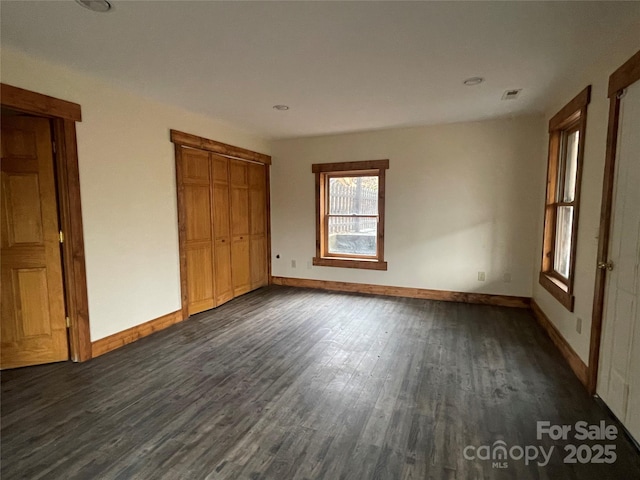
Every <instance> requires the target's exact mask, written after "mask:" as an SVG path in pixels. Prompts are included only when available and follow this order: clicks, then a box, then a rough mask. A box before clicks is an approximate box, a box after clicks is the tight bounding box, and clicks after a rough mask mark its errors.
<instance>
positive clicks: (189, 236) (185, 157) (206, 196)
mask: <svg viewBox="0 0 640 480" xmlns="http://www.w3.org/2000/svg"><path fill="white" fill-rule="evenodd" d="M181 162H182V165H181V171H182V178H181V182H182V187H183V201H184V209H185V217H186V218H185V219H184V250H185V254H186V257H187V258H186V260H187V262H186V263H187V285H188V297H187V298H188V300H187V304H188V308H189V315H192V314H194V313H198V312H202V311H204V310H208V309H210V308H213V307H214V306H215V297H214V283H213V277H214V272H213V254H214V252H213V229H212V222H211V220H212V215H211V214H212V212H211V205H212V202H211V181H210V180H211V172H210V168H211V163H210V161H209V154H208V153H207V152H203V151H200V150H194V149H189V148H183V149H182V152H181Z"/></svg>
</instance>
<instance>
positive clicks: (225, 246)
mask: <svg viewBox="0 0 640 480" xmlns="http://www.w3.org/2000/svg"><path fill="white" fill-rule="evenodd" d="M210 155H211V168H212V179H213V232H214V237H215V250H214V265H215V267H214V268H215V282H214V283H215V287H216V306H218V305H222V304H223V303H225V302H228V301H229V300H231V299H232V298H233V280H232V275H233V272H232V267H231V214H230V212H231V208H230V202H229V159H228V158H226V157H222V156H220V155H215V154H213V153H212V154H210Z"/></svg>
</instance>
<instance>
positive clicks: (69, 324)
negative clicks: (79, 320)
mask: <svg viewBox="0 0 640 480" xmlns="http://www.w3.org/2000/svg"><path fill="white" fill-rule="evenodd" d="M65 318H66V322H67V328H70V327H71V319H70V318H69V317H65Z"/></svg>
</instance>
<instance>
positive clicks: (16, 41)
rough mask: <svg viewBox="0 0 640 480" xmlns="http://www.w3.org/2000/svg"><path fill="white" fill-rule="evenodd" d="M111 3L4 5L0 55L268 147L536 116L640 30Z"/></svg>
mask: <svg viewBox="0 0 640 480" xmlns="http://www.w3.org/2000/svg"><path fill="white" fill-rule="evenodd" d="M111 3H112V4H113V6H114V8H113V10H112V11H111V12H109V13H106V14H98V13H94V12H91V11H89V10H87V9H85V8H82V7H81V6H79V5H77V4H76V3H75V2H73V1H69V0H67V1H45V2H29V1H24V0H22V1H17V2H13V1H2V3H1V4H0V7H1V16H2V25H1V26H2V30H1V35H2V36H1V40H2V44H3V45H9V46H12V47H15V48H18V49H20V50H22V51H25V52H27V53H29V54H33V55H35V56H38V57H44V58H47V59H49V60H51V61H53V62H55V63H60V64H64V65H66V66H68V67H70V68H73V69H77V70H80V71H83V72H86V73H89V74H92V75H95V76H99V77H102V78H104V79H107V80H109V81H111V82H113V83H116V84H118V85H120V86H122V87H125V88H127V89H129V90H133V91H136V92H139V93H141V94H144V95H146V96H149V97H152V98H155V99H157V100H161V101H163V102H167V103H171V104H175V105H179V106H182V107H184V108H187V109H189V110H193V111H196V112H200V113H204V114H207V115H209V116H212V117H215V118H219V119H222V120H226V121H227V122H230V123H232V124H235V125H237V126H239V127H242V128H244V129H247V130H250V131H253V132H255V133H258V134H262V135H265V136H268V137H272V138H283V137H294V136H303V135H319V134H326V133H336V132H348V131H358V130H371V129H380V128H389V127H399V126H409V125H424V124H432V123H446V122H457V121H468V120H480V119H485V118H491V117H498V116H506V115H513V114H524V113H533V112H539V111H542V110H543V109H544V108H545V106H546V105H545V97H546V95H548V94H549V92H552V91H554V89H555V88H557V87H558V85H560V84H561V82H562V80H563V78H565V77H567V76H569V75H571V73H572V71H573V70H574V69H582V68H584V67H585V66H586V64H587V63H588V62H590V61H592V60H593V59H594V58H597V57H598V56H600V55H604V54H605V53H606V51H607V48H608V47H609V46H610V45H611V44H612V43H613V42H614V41H615V39H616V36H617V32H620V31H628V30H629V29H630V28H631V27H632V25H633V23H636V22H638V21H639V19H640V2H621V3H618V2H566V3H565V2H534V3H530V2H494V3H484V2H470V3H469V2H407V3H405V2H397V1H392V2H238V1H235V2H212V1H200V2H188V1H164V2H163V1H161V2H155V1H125V0H111ZM639 44H640V42H639ZM471 76H483V77H485V78H486V82H485V83H483V84H482V85H479V86H476V87H465V86H463V85H462V81H463V80H464V79H465V78H467V77H471ZM514 88H522V89H523V92H522V94H521V96H520V98H519V99H517V100H511V101H501V100H500V98H501V96H502V94H503V92H504V91H505V90H506V89H514ZM275 104H287V105H290V106H291V109H290V110H289V111H286V112H280V111H276V110H274V109H273V108H272V106H273V105H275Z"/></svg>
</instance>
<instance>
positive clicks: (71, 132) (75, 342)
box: [0, 83, 92, 362]
mask: <svg viewBox="0 0 640 480" xmlns="http://www.w3.org/2000/svg"><path fill="white" fill-rule="evenodd" d="M0 98H1V103H2V106H3V107H5V108H9V109H12V110H16V111H19V112H24V113H28V114H31V115H36V116H40V117H46V118H50V119H51V124H52V135H53V136H52V139H53V141H54V142H55V145H56V152H55V155H54V162H55V166H56V181H57V191H58V208H59V212H60V226H61V229H62V231H63V232H64V243H63V244H62V264H63V272H64V273H63V274H64V284H65V305H66V309H67V316H68V317H69V320H70V322H69V323H70V325H69V350H70V354H71V355H70V357H71V360H72V361H74V362H84V361H85V360H89V359H91V357H92V353H91V334H90V329H89V302H88V294H87V274H86V267H85V253H84V234H83V227H82V206H81V201H80V174H79V170H78V149H77V144H76V123H75V122H79V121H81V119H82V115H81V111H80V105H78V104H77V103H72V102H68V101H66V100H60V99H58V98H54V97H50V96H48V95H42V94H40V93H36V92H31V91H29V90H24V89H22V88H18V87H14V86H12V85H6V84H4V83H2V84H0Z"/></svg>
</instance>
